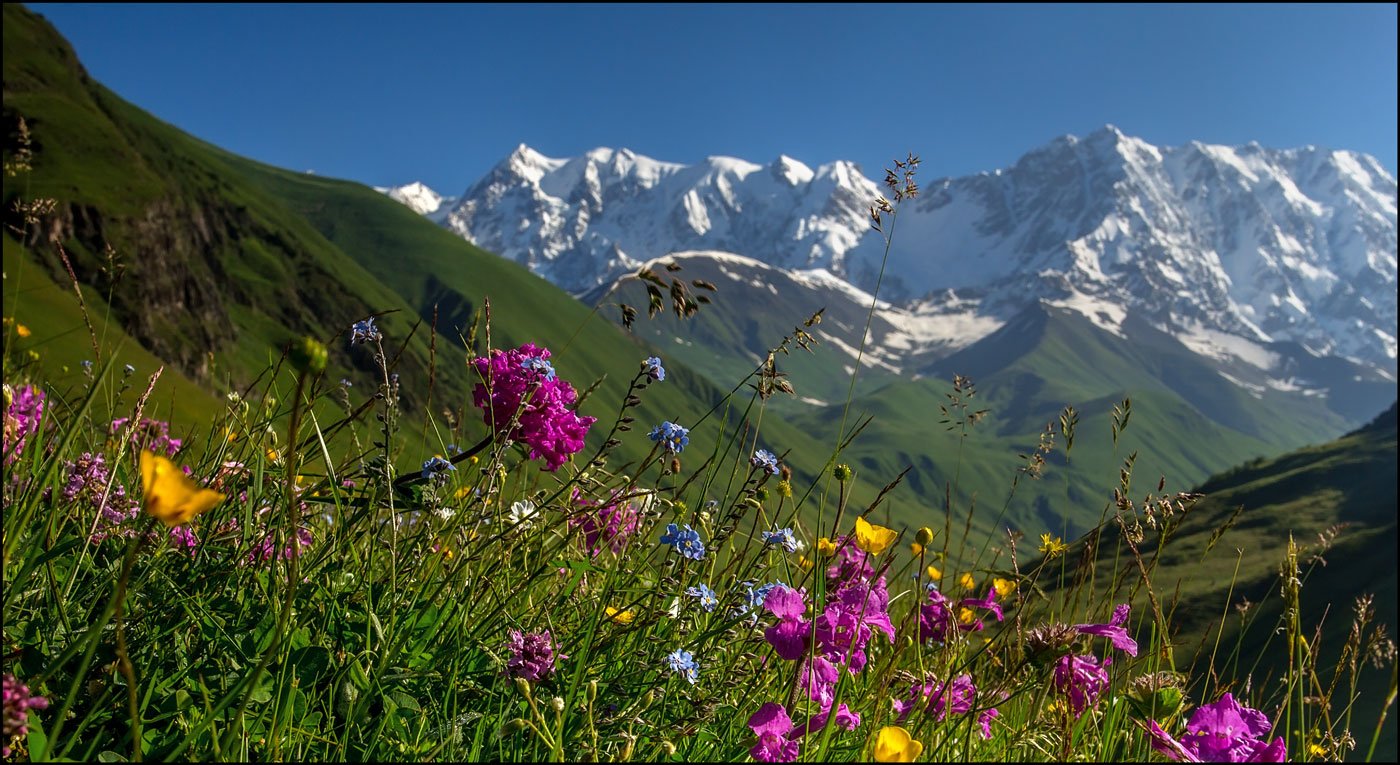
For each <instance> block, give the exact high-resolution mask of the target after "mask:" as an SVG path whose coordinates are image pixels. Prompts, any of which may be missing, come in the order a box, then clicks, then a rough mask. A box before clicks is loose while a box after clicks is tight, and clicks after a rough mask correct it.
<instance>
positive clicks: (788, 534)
mask: <svg viewBox="0 0 1400 765" xmlns="http://www.w3.org/2000/svg"><path fill="white" fill-rule="evenodd" d="M763 544H765V545H782V546H783V549H784V550H787V551H788V552H790V553H795V552H797V537H795V536H793V534H792V529H774V530H773V531H765V532H763Z"/></svg>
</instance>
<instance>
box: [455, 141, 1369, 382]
mask: <svg viewBox="0 0 1400 765" xmlns="http://www.w3.org/2000/svg"><path fill="white" fill-rule="evenodd" d="M921 181H922V182H921V186H922V187H923V191H922V193H921V194H920V196H919V197H918V198H916V199H913V200H910V201H909V202H908V203H907V204H906V205H904V206H903V207H902V209H901V210H900V212H899V215H900V222H899V226H898V229H897V234H896V237H895V240H894V243H893V247H892V249H891V250H890V253H889V258H888V260H887V261H886V260H885V259H884V249H885V247H884V240H883V238H882V237H881V236H880V235H879V234H878V233H877V232H873V231H872V230H871V228H870V225H869V207H870V204H871V203H872V202H873V201H874V200H875V198H876V197H877V196H879V195H880V194H881V193H882V192H883V191H884V189H883V187H882V185H879V184H877V183H876V182H874V181H872V180H871V179H869V178H867V177H865V176H864V174H863V173H862V172H861V171H860V168H859V167H858V166H856V165H855V164H853V163H851V162H844V161H836V162H830V163H827V164H822V165H819V166H816V167H812V166H809V165H806V164H804V163H802V162H800V161H798V160H796V159H794V158H791V157H787V156H779V157H777V158H776V159H774V160H772V161H771V162H769V163H768V164H766V165H759V164H755V163H752V162H748V161H745V160H743V159H737V158H733V157H724V156H713V157H708V158H706V159H704V160H702V161H700V162H698V163H696V164H693V165H683V164H677V163H671V162H662V161H658V160H654V159H651V158H649V157H645V156H642V155H639V154H636V153H635V152H632V151H629V150H627V149H611V148H598V149H594V150H592V151H589V152H587V153H586V154H583V155H581V156H578V157H574V158H571V159H554V158H550V157H546V156H544V155H543V154H540V153H539V152H536V151H534V150H533V149H530V148H529V147H527V146H524V145H522V146H520V147H517V148H516V150H515V151H514V152H512V153H511V154H510V155H509V156H508V157H507V158H506V159H504V160H503V161H502V162H501V163H500V164H498V165H497V166H496V167H495V168H493V169H492V171H491V172H490V173H488V175H487V176H486V177H484V178H482V179H481V180H480V181H478V182H477V183H476V184H475V185H474V186H472V187H471V188H470V189H468V191H467V193H466V194H465V195H464V196H463V198H462V199H461V201H460V202H457V203H456V204H455V205H452V206H451V209H450V211H449V212H447V213H445V214H444V215H443V216H442V217H443V218H444V224H445V225H447V226H448V227H449V228H451V229H452V230H453V231H455V232H457V233H458V234H460V235H462V236H464V237H466V238H468V239H470V240H472V241H474V242H476V243H477V244H479V245H481V246H482V247H485V248H487V249H489V250H493V251H495V252H498V253H500V254H502V255H504V256H506V257H509V258H512V259H514V260H517V261H519V262H521V263H524V264H525V265H527V266H529V267H530V268H531V269H533V270H535V271H536V272H537V273H539V274H540V275H542V276H544V277H545V278H547V279H549V280H551V281H553V282H555V283H556V284H559V285H560V286H562V287H564V288H565V289H568V290H570V291H572V292H574V293H575V294H582V293H583V292H586V291H589V290H591V289H593V288H595V287H597V286H599V285H603V284H608V283H611V282H612V280H613V279H615V278H616V277H617V276H619V275H620V274H622V273H625V272H628V271H631V270H634V269H635V268H636V267H637V266H639V265H640V264H642V263H644V262H647V261H650V260H653V259H655V258H659V257H663V256H665V255H667V254H669V253H673V252H678V251H711V252H713V251H721V252H729V253H737V254H739V255H742V256H744V257H747V258H751V259H754V260H757V261H760V262H762V263H764V264H766V265H767V266H770V267H772V268H776V269H782V270H783V271H785V272H787V273H789V274H797V273H798V272H802V271H814V270H818V269H819V270H822V271H823V272H825V273H826V274H828V275H830V276H831V277H832V278H835V279H840V280H843V281H844V282H846V283H848V284H850V285H851V286H853V287H856V288H860V289H863V290H866V291H869V290H872V289H873V287H874V285H875V282H876V280H877V279H880V280H881V282H882V287H881V298H882V299H887V300H891V301H892V302H893V303H894V304H896V305H897V306H904V307H906V308H908V307H910V306H916V305H918V306H923V307H924V308H925V309H928V310H943V308H940V306H942V305H943V304H944V303H946V304H947V305H950V306H951V305H959V306H965V305H975V306H977V308H976V310H977V311H978V315H979V316H982V317H985V318H987V319H988V320H989V322H991V323H995V322H996V321H1004V320H1006V319H1008V318H1009V317H1011V316H1014V315H1015V314H1017V313H1018V312H1019V311H1021V310H1023V309H1025V308H1026V307H1027V306H1030V305H1033V304H1036V303H1041V304H1047V305H1053V306H1060V307H1063V308H1065V309H1067V310H1071V311H1077V312H1079V313H1082V314H1083V315H1085V316H1086V317H1088V318H1090V320H1091V321H1095V322H1096V323H1098V324H1099V325H1100V326H1102V327H1104V328H1105V329H1110V330H1117V329H1119V328H1120V327H1121V325H1122V322H1123V318H1124V317H1126V316H1132V317H1135V318H1137V319H1141V320H1144V321H1146V322H1147V323H1149V324H1151V325H1153V326H1155V327H1157V328H1158V329H1160V330H1162V331H1165V332H1168V333H1170V334H1172V335H1174V336H1177V337H1179V338H1182V339H1183V342H1184V343H1186V344H1187V345H1188V347H1194V348H1196V349H1198V352H1199V353H1202V354H1204V353H1206V351H1205V349H1206V348H1207V347H1211V348H1217V347H1224V345H1227V344H1228V342H1229V341H1226V340H1224V339H1222V338H1223V337H1225V336H1229V337H1233V338H1238V339H1239V340H1240V341H1241V342H1248V343H1254V344H1265V345H1267V344H1270V343H1297V344H1299V345H1301V346H1302V347H1303V348H1305V349H1306V350H1307V351H1308V352H1309V353H1312V354H1315V355H1318V356H1339V357H1347V358H1352V359H1357V360H1360V361H1362V362H1364V363H1365V364H1366V365H1368V366H1371V367H1372V368H1374V369H1377V370H1379V371H1381V372H1383V373H1386V374H1388V375H1390V376H1391V377H1392V378H1393V377H1394V375H1395V372H1396V182H1395V178H1394V177H1393V176H1392V175H1391V174H1390V173H1389V172H1387V171H1386V170H1385V168H1383V167H1382V166H1381V165H1380V163H1379V162H1377V161H1376V160H1375V159H1374V158H1373V157H1370V156H1367V155H1364V154H1358V153H1355V152H1348V151H1333V150H1328V149H1321V148H1317V147H1311V146H1309V147H1303V148H1296V149H1287V150H1278V149H1270V148H1265V147H1262V146H1260V145H1258V144H1257V143H1251V144H1247V145H1244V146H1233V147H1231V146H1218V145H1212V144H1205V143H1200V142H1192V143H1189V144H1186V145H1184V146H1180V147H1158V146H1154V145H1152V144H1150V143H1148V142H1146V141H1143V140H1142V139H1140V138H1136V137H1133V136H1129V135H1127V134H1125V133H1124V132H1123V131H1121V130H1120V129H1118V128H1117V127H1115V126H1113V125H1107V126H1105V127H1103V128H1101V129H1098V130H1095V131H1093V132H1091V133H1089V134H1087V135H1085V136H1082V137H1076V136H1061V137H1059V138H1056V139H1054V140H1051V141H1049V142H1048V143H1046V144H1045V145H1043V146H1041V147H1039V148H1037V149H1035V150H1033V151H1031V152H1028V153H1027V154H1026V155H1025V156H1023V157H1021V158H1020V159H1019V160H1018V161H1017V162H1016V163H1014V164H1013V165H1012V166H1010V167H1008V168H1004V169H998V170H994V171H991V172H985V173H980V174H977V175H973V176H967V177H962V178H942V179H935V180H931V181H930V180H928V179H927V176H925V178H923V179H921ZM882 262H883V263H884V269H883V274H882V272H881V264H882ZM989 325H990V324H989ZM1202 337H1208V338H1210V342H1209V343H1207V342H1204V341H1202V340H1200V338H1202Z"/></svg>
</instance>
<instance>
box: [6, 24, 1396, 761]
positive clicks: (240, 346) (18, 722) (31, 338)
mask: <svg viewBox="0 0 1400 765" xmlns="http://www.w3.org/2000/svg"><path fill="white" fill-rule="evenodd" d="M148 10H149V9H148ZM264 10H267V9H264ZM289 10H290V9H289ZM302 10H303V11H304V10H306V9H302ZM342 10H345V9H342ZM377 10H378V11H379V12H382V13H385V14H392V13H395V12H396V10H397V9H396V8H391V7H388V6H384V7H380V8H378V9H377ZM422 10H423V9H419V11H422ZM457 10H458V11H461V12H475V11H477V10H481V11H482V12H483V13H486V12H487V9H457ZM495 10H496V11H501V9H499V8H498V9H495ZM535 10H537V11H539V12H540V13H548V12H559V13H563V12H564V11H563V10H561V9H559V8H553V9H549V8H543V7H537V8H535ZM575 10H578V9H575ZM586 10H588V11H589V12H590V13H592V12H596V13H597V14H601V15H602V16H606V15H607V14H616V15H618V16H619V17H620V16H621V15H622V14H623V13H624V11H623V10H622V9H620V8H617V7H607V8H603V7H589V8H588V9H586ZM710 10H715V11H716V12H718V10H717V9H710ZM772 10H773V9H771V8H769V9H768V11H772ZM846 10H851V9H849V8H848V9H846ZM948 10H950V11H951V9H948ZM1080 10H1083V9H1080ZM1120 10H1122V9H1121V8H1120ZM807 11H809V12H813V13H815V12H816V9H815V8H808V9H807ZM656 12H675V13H684V12H694V13H697V14H702V13H703V12H702V11H700V10H699V9H695V8H690V9H682V8H679V7H669V8H660V9H658V8H652V9H650V11H647V12H641V15H642V17H647V13H656ZM729 12H737V11H736V9H729ZM1001 12H1007V11H1006V10H1005V9H1002V10H1001ZM1086 12H1087V11H1086ZM483 18H485V17H484V16H483ZM59 26H60V27H62V28H63V29H64V31H65V32H67V31H68V28H67V27H64V26H63V25H62V24H61V23H60V24H59ZM3 34H4V123H5V145H4V213H3V215H4V233H3V235H4V251H3V258H4V261H3V267H4V282H3V304H4V308H3V317H4V319H3V320H4V327H3V337H4V348H3V364H4V366H3V380H4V443H3V460H4V475H3V481H0V490H2V491H3V507H4V515H3V527H4V537H3V548H4V559H3V563H4V568H3V593H0V596H2V597H3V646H0V652H2V653H0V655H2V656H3V670H0V675H3V683H4V688H3V696H4V698H3V705H4V723H3V725H4V730H3V734H2V736H3V737H2V738H0V744H2V745H3V757H4V759H5V761H7V762H9V761H16V762H24V761H33V762H44V761H60V762H63V761H94V760H95V761H101V762H120V761H143V760H150V761H156V760H158V761H170V760H175V761H369V762H380V761H386V762H397V761H405V762H406V761H418V762H424V761H427V762H439V761H443V762H466V761H473V762H475V761H484V760H485V761H509V762H544V761H585V762H661V761H664V762H704V761H733V762H750V761H758V762H809V761H810V762H816V761H838V762H865V761H878V762H914V761H930V762H985V761H995V762H1044V761H1059V762H1067V761H1077V762H1168V761H1176V762H1285V761H1288V762H1322V761H1327V762H1341V761H1353V762H1358V761H1365V762H1371V761H1379V762H1385V761H1394V760H1395V759H1396V757H1397V741H1396V722H1395V717H1394V715H1393V711H1394V710H1393V706H1394V702H1395V697H1396V688H1397V670H1396V649H1395V643H1394V640H1393V635H1394V634H1395V630H1396V603H1397V593H1396V572H1397V566H1396V561H1397V542H1396V539H1397V529H1396V512H1397V511H1396V508H1397V489H1396V486H1397V475H1396V473H1397V455H1396V442H1397V419H1396V418H1397V415H1396V392H1397V386H1396V376H1397V366H1396V336H1397V329H1396V321H1397V319H1396V316H1397V314H1396V307H1397V299H1396V294H1397V291H1396V270H1397V265H1396V264H1397V258H1396V242H1397V217H1396V200H1397V192H1396V181H1395V178H1394V175H1393V170H1388V169H1387V167H1386V166H1385V165H1384V164H1383V162H1382V160H1379V159H1377V158H1376V157H1374V156H1371V155H1369V154H1365V153H1362V152H1358V151H1349V150H1340V149H1337V150H1333V149H1326V148H1319V147H1315V146H1306V147H1303V148H1291V149H1276V148H1266V147H1264V146H1261V145H1260V144H1258V143H1250V144H1246V145H1236V146H1227V145H1219V144H1212V143H1205V142H1201V141H1191V142H1189V143H1184V144H1182V145H1176V146H1168V145H1156V144H1154V143H1151V142H1149V141H1147V140H1145V139H1143V138H1140V137H1136V136H1133V135H1130V134H1129V133H1128V132H1125V131H1124V130H1123V129H1120V128H1119V127H1117V126H1115V125H1112V124H1108V125H1102V123H1100V124H1101V125H1102V126H1101V127H1098V128H1097V129H1095V130H1093V131H1092V132H1089V133H1087V134H1085V135H1083V136H1075V135H1063V136H1061V137H1058V138H1050V137H1049V136H1047V139H1048V140H1047V142H1045V143H1043V144H1041V145H1040V146H1039V147H1038V148H1035V149H1033V150H1031V151H1029V152H1027V153H1025V154H1024V155H1023V156H1021V157H1020V158H1019V159H1018V160H1016V161H1015V162H1014V163H1013V164H1011V165H1009V166H1007V167H1004V168H1001V169H996V170H986V171H983V172H979V173H977V174H974V175H962V176H958V177H935V175H934V173H935V172H941V171H940V170H939V169H938V168H936V167H932V165H933V164H934V163H933V162H931V161H925V160H921V158H920V156H919V155H918V154H917V153H910V152H909V151H908V150H907V148H904V147H901V149H900V154H899V156H897V157H896V158H894V159H892V160H891V161H890V162H889V164H888V167H887V168H884V169H882V170H881V171H880V173H879V175H878V176H877V177H876V178H874V179H872V178H869V177H867V175H866V174H865V171H864V170H863V169H862V167H861V166H860V165H858V164H857V163H855V162H851V161H845V160H837V161H833V162H829V163H825V164H820V165H816V166H809V165H808V164H805V163H803V162H802V161H800V160H797V159H795V158H793V157H790V156H787V155H781V156H779V157H778V158H777V159H775V160H772V161H771V162H766V163H756V162H751V161H748V160H745V159H739V158H735V157H729V156H708V157H706V158H705V159H703V160H700V161H692V162H671V161H665V160H660V159H653V158H651V157H648V156H645V155H643V154H641V153H638V152H636V151H633V150H631V149H626V148H594V149H591V150H589V151H586V152H581V153H578V154H576V155H574V156H569V157H558V158H556V157H551V156H546V155H545V154H544V153H542V152H541V151H538V150H536V149H534V148H531V146H529V145H526V143H519V145H518V147H517V148H515V149H514V150H513V151H511V152H509V153H506V155H505V156H504V157H502V158H501V159H500V160H499V161H498V162H497V163H496V164H495V165H494V166H492V167H491V168H490V170H489V171H488V172H486V173H485V174H484V175H481V176H480V177H478V178H469V177H463V178H462V179H461V184H462V185H461V186H458V187H457V188H459V189H463V190H462V191H461V192H460V193H458V194H455V195H445V194H442V193H440V192H439V191H437V190H434V189H433V188H431V187H430V186H429V185H428V184H427V183H425V182H420V181H413V182H405V183H403V184H401V185H382V186H371V185H366V184H363V183H360V182H356V181H352V180H338V179H334V178H331V177H327V176H323V175H321V174H316V173H312V172H309V171H308V172H299V171H295V170H290V169H283V168H279V167H274V166H272V165H270V164H265V163H263V162H259V161H256V160H254V159H250V158H245V157H243V156H239V155H237V154H235V153H232V152H231V151H227V150H225V149H223V148H220V147H218V146H215V145H213V144H212V143H208V142H205V141H204V140H201V139H200V138H198V137H196V136H194V135H191V134H190V133H187V132H185V131H183V130H181V129H180V128H177V127H176V126H174V125H173V124H169V123H167V122H165V121H162V119H160V118H157V117H156V116H153V114H152V113H148V112H147V111H144V110H143V109H142V108H141V107H138V106H136V105H134V104H133V103H129V102H128V101H126V100H123V98H122V96H120V95H118V94H117V93H115V92H113V90H109V89H108V88H107V87H105V86H104V85H103V84H102V83H100V82H98V80H97V79H95V78H94V77H93V76H91V75H90V74H89V70H88V69H87V68H85V66H84V63H83V61H82V60H81V56H82V55H83V51H82V50H75V47H74V46H73V45H70V43H69V41H68V40H67V39H65V37H64V36H63V35H61V34H60V33H59V31H58V29H57V28H56V27H55V26H54V25H53V24H51V23H50V21H49V20H47V19H46V18H45V17H44V16H43V15H40V14H38V13H35V12H34V11H32V10H30V9H29V8H26V7H25V6H23V5H20V4H5V5H4V31H3ZM113 34H117V32H115V31H114V32H113ZM73 39H74V40H75V42H81V40H79V39H78V38H77V37H74V38H73ZM308 55H311V54H308ZM503 65H504V64H503ZM230 66H232V65H230ZM697 97H698V96H697ZM774 98H775V99H777V98H778V96H776V95H775V96H774ZM870 108H872V109H880V108H883V107H880V106H871V107H870ZM479 119H481V120H483V121H487V120H490V119H492V116H491V115H490V114H487V113H486V112H485V111H483V112H482V113H481V115H480V117H479ZM1392 119H1393V117H1392ZM1115 121H1116V120H1115ZM1119 124H1123V123H1119ZM677 129H678V130H679V128H677ZM929 131H930V138H929V140H930V141H932V140H934V139H933V137H932V134H933V129H932V128H930V129H929ZM522 137H523V136H522ZM872 140H873V139H872ZM912 148H914V149H916V150H917V149H918V147H912ZM494 156H497V157H500V156H501V155H500V154H496V155H494ZM408 177H409V178H412V177H413V176H411V175H410V176H408ZM433 185H434V186H436V185H437V183H433ZM438 188H439V189H440V188H442V187H441V186H438Z"/></svg>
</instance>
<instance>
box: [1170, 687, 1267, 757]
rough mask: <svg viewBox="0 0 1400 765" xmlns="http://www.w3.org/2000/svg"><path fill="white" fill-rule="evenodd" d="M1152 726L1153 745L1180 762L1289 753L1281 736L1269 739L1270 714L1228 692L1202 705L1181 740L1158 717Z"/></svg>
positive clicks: (1192, 716)
mask: <svg viewBox="0 0 1400 765" xmlns="http://www.w3.org/2000/svg"><path fill="white" fill-rule="evenodd" d="M1149 726H1150V730H1151V734H1152V748H1153V749H1156V750H1157V751H1158V752H1160V753H1162V754H1164V755H1166V756H1167V757H1170V758H1171V759H1173V760H1176V761H1178V762H1283V761H1284V760H1285V759H1286V758H1287V755H1288V751H1287V749H1286V748H1285V746H1284V742H1283V739H1282V738H1281V737H1280V738H1275V739H1274V740H1273V743H1268V735H1269V732H1270V731H1271V730H1272V728H1273V726H1272V725H1271V724H1270V723H1269V718H1268V717H1266V716H1265V715H1264V713H1263V712H1260V711H1258V710H1255V709H1250V708H1249V707H1246V706H1241V705H1240V703H1239V702H1238V701H1235V697H1234V696H1232V695H1231V694H1228V693H1227V694H1225V695H1223V696H1221V697H1220V700H1219V701H1216V702H1215V703H1214V704H1206V705H1204V706H1202V707H1200V708H1198V709H1197V710H1196V711H1195V713H1193V714H1192V715H1191V721H1190V722H1188V723H1187V724H1186V733H1185V734H1184V735H1182V737H1181V740H1180V741H1178V740H1176V739H1174V738H1172V737H1171V735H1169V734H1168V733H1167V732H1166V731H1164V730H1162V728H1161V726H1159V725H1157V723H1156V722H1155V721H1152V722H1150V723H1149Z"/></svg>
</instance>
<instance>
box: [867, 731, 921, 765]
mask: <svg viewBox="0 0 1400 765" xmlns="http://www.w3.org/2000/svg"><path fill="white" fill-rule="evenodd" d="M923 751H924V745H923V743H922V742H920V741H919V740H917V739H914V738H911V737H910V736H909V731H907V730H905V729H903V728H901V727H899V726H898V725H887V726H885V727H883V728H881V729H880V734H879V735H878V736H877V737H876V738H875V761H876V762H913V761H914V760H915V759H916V758H918V756H919V755H920V754H922V753H923Z"/></svg>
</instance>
